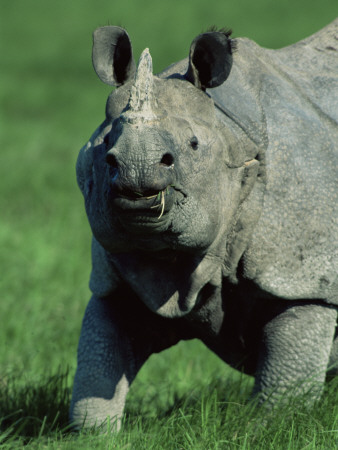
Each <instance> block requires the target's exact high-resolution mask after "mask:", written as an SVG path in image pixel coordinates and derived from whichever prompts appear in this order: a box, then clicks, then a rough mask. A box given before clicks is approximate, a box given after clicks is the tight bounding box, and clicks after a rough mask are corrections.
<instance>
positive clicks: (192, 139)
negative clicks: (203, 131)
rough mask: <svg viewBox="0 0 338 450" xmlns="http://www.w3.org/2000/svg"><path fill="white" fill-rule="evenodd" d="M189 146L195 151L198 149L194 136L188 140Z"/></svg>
mask: <svg viewBox="0 0 338 450" xmlns="http://www.w3.org/2000/svg"><path fill="white" fill-rule="evenodd" d="M190 145H191V148H192V149H193V150H197V149H198V139H197V137H196V136H193V137H192V138H191V139H190Z"/></svg>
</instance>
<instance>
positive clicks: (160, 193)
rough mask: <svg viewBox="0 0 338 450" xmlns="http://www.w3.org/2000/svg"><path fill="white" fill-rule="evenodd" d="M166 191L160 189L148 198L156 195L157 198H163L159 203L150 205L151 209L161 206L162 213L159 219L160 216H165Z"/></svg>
mask: <svg viewBox="0 0 338 450" xmlns="http://www.w3.org/2000/svg"><path fill="white" fill-rule="evenodd" d="M164 193H165V191H160V192H159V193H158V194H156V195H151V196H150V197H147V199H150V198H154V197H156V200H159V199H160V198H161V202H160V203H159V204H158V205H154V206H151V207H150V208H151V209H153V208H159V207H161V214H160V215H159V216H158V218H157V219H158V220H160V218H161V217H162V216H163V213H164V207H165V195H164Z"/></svg>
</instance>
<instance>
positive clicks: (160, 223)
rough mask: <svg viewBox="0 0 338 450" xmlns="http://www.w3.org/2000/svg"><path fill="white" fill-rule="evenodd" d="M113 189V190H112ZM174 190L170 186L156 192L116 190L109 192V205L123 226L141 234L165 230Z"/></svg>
mask: <svg viewBox="0 0 338 450" xmlns="http://www.w3.org/2000/svg"><path fill="white" fill-rule="evenodd" d="M114 191H115V192H114ZM175 198H176V192H175V189H174V188H173V187H172V186H167V187H166V188H165V189H163V190H161V191H158V192H153V191H149V192H144V193H141V192H131V191H129V192H128V191H122V192H118V191H117V190H116V189H115V190H114V188H113V189H112V193H111V205H112V208H113V210H114V212H115V214H116V216H117V217H118V220H119V222H120V224H121V225H122V227H123V228H125V229H126V230H127V231H129V232H132V233H136V234H140V233H141V234H143V233H153V232H163V231H166V230H167V229H168V227H169V224H170V211H171V209H172V206H173V204H174V202H175Z"/></svg>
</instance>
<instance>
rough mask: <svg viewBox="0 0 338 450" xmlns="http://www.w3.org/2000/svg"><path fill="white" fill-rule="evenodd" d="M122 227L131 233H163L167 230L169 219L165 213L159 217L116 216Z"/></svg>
mask: <svg viewBox="0 0 338 450" xmlns="http://www.w3.org/2000/svg"><path fill="white" fill-rule="evenodd" d="M118 219H119V222H120V224H121V225H122V227H123V228H124V229H125V230H126V231H128V232H129V233H132V234H137V235H139V234H153V233H164V232H165V231H167V230H168V228H169V224H170V220H169V215H168V214H165V215H163V216H162V217H161V218H157V217H155V218H154V217H149V216H147V215H140V216H138V215H134V214H130V215H126V214H125V215H123V216H119V217H118Z"/></svg>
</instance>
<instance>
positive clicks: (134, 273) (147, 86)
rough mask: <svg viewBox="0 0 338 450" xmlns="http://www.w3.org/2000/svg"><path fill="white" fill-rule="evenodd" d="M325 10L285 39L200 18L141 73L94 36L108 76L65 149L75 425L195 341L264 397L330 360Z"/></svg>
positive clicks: (330, 96) (333, 63)
mask: <svg viewBox="0 0 338 450" xmlns="http://www.w3.org/2000/svg"><path fill="white" fill-rule="evenodd" d="M337 30H338V21H337V20H336V21H334V22H333V23H331V24H330V25H329V26H327V27H326V28H324V29H323V30H321V31H319V32H318V33H316V34H314V35H313V36H311V37H309V38H307V39H305V40H303V41H301V42H298V43H296V44H294V45H291V46H289V47H286V48H282V49H280V50H270V49H265V48H261V47H260V46H258V45H257V44H255V43H254V42H252V41H251V40H249V39H236V40H233V39H232V38H231V36H230V33H229V32H227V31H225V30H220V31H216V30H211V31H209V32H206V33H203V34H201V35H199V36H198V37H197V38H195V39H194V41H193V42H192V44H191V47H190V53H189V57H188V58H187V59H185V60H183V61H180V62H178V63H175V64H172V65H171V66H170V67H168V68H167V69H166V70H164V71H163V72H162V73H160V74H159V75H153V72H152V59H151V56H150V53H149V51H148V49H146V50H145V51H144V52H143V53H142V55H141V57H140V59H139V62H138V65H137V67H136V64H135V62H134V59H133V53H132V45H131V42H130V38H129V36H128V34H127V32H126V31H125V30H124V29H122V28H119V27H114V26H107V27H103V28H99V29H97V30H96V31H95V32H94V44H93V65H94V68H95V71H96V73H97V75H98V76H99V78H100V79H101V80H102V81H103V82H105V83H107V84H109V85H112V86H116V87H117V89H115V90H113V92H112V93H111V94H110V96H109V98H108V101H107V103H106V117H105V119H104V121H103V123H102V124H101V125H100V126H99V128H98V129H97V130H96V131H95V133H94V134H93V136H92V137H91V138H90V140H89V142H88V143H87V144H86V145H85V146H84V147H83V148H82V149H81V151H80V155H79V157H78V161H77V180H78V184H79V186H80V189H81V191H82V193H83V195H84V199H85V207H86V211H87V215H88V219H89V222H90V226H91V229H92V232H93V239H92V272H91V278H90V288H91V291H92V293H93V296H92V298H91V300H90V302H89V305H88V307H87V310H86V313H85V317H84V320H83V326H82V333H81V337H80V343H79V350H78V368H77V372H76V376H75V383H74V390H73V399H72V405H71V420H72V421H73V423H75V424H76V426H78V427H81V426H83V425H84V426H92V425H99V424H103V423H104V422H105V421H106V420H107V418H110V420H114V419H116V422H117V423H116V427H117V428H119V426H120V425H119V422H120V418H121V416H122V415H123V408H124V404H125V398H126V395H127V392H128V388H129V386H130V384H131V382H132V381H133V380H134V378H135V376H136V374H137V372H138V370H139V369H140V367H141V366H142V365H143V363H144V362H145V361H146V360H147V358H148V357H149V356H150V355H151V354H152V353H156V352H160V351H161V350H163V349H166V348H168V347H170V346H172V345H174V344H176V343H177V342H178V341H180V340H187V339H192V338H198V339H200V340H201V341H202V342H203V343H204V344H205V345H206V346H207V347H208V348H209V349H211V350H212V351H213V352H215V353H216V354H217V355H218V356H219V357H220V358H221V359H222V360H224V361H225V362H226V363H228V364H230V365H231V366H232V367H235V368H237V369H239V370H242V371H244V372H245V373H248V374H252V375H255V385H254V395H257V396H258V398H259V401H260V402H262V403H265V404H266V405H267V406H268V409H269V405H270V408H271V407H273V405H274V404H275V402H277V401H278V399H280V398H281V397H283V396H284V397H285V395H286V396H287V393H291V392H292V393H293V394H294V393H295V392H296V393H305V392H308V393H309V398H310V399H313V400H315V399H317V398H318V397H319V396H320V393H321V390H322V387H323V384H324V380H325V376H326V372H327V370H328V369H331V372H332V373H337V372H338V371H337V367H338V335H337V332H336V323H337V309H338V277H337V274H338V239H337V238H338V233H337V232H338V170H337V169H338V153H337V142H338V133H337V121H338V111H337V96H336V94H337V85H338V56H337V55H338V53H337V49H338V41H337V38H338V31H337Z"/></svg>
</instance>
